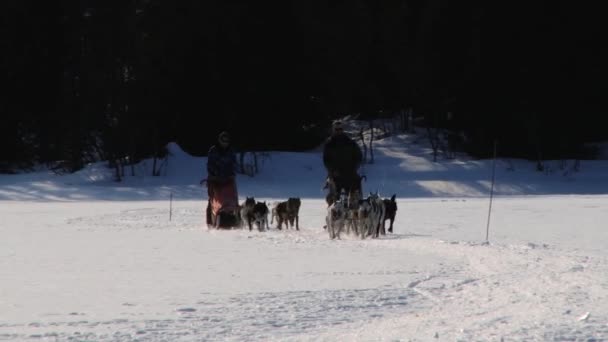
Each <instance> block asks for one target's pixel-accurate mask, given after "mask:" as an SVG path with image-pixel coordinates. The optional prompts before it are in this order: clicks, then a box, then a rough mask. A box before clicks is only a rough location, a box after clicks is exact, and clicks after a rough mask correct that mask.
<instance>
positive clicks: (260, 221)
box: [249, 201, 270, 231]
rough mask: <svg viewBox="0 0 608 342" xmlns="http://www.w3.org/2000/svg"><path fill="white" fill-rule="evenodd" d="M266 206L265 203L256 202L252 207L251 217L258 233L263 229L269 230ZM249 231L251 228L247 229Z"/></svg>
mask: <svg viewBox="0 0 608 342" xmlns="http://www.w3.org/2000/svg"><path fill="white" fill-rule="evenodd" d="M268 212H269V210H268V206H267V205H266V201H264V202H256V203H255V205H254V206H253V210H252V215H253V222H254V223H255V225H256V226H257V227H258V230H259V231H264V230H265V229H268V228H270V227H269V226H268ZM249 230H251V226H250V227H249Z"/></svg>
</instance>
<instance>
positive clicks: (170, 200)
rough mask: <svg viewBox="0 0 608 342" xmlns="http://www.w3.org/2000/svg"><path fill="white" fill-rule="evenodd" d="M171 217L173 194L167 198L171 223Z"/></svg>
mask: <svg viewBox="0 0 608 342" xmlns="http://www.w3.org/2000/svg"><path fill="white" fill-rule="evenodd" d="M172 216H173V192H171V195H170V196H169V221H171V217H172Z"/></svg>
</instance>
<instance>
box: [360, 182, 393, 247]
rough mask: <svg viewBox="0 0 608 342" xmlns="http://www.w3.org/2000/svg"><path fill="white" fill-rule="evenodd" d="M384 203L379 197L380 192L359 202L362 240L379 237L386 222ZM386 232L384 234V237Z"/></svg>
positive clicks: (371, 194)
mask: <svg viewBox="0 0 608 342" xmlns="http://www.w3.org/2000/svg"><path fill="white" fill-rule="evenodd" d="M385 213H386V211H385V208H384V201H383V200H382V198H381V197H380V196H379V195H378V192H377V191H376V193H371V192H370V194H369V196H368V197H367V198H366V199H364V200H361V201H360V202H359V210H358V215H359V224H360V231H359V233H360V235H361V238H362V239H363V238H365V237H366V236H369V235H371V236H372V237H378V236H379V234H380V230H381V229H382V230H383V226H382V223H383V222H384V216H385ZM384 234H386V232H382V235H384Z"/></svg>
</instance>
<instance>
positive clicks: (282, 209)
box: [270, 197, 302, 230]
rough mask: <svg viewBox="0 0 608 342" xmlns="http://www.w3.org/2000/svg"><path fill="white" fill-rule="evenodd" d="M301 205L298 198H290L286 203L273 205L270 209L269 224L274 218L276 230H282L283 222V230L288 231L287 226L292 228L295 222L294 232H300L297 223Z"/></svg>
mask: <svg viewBox="0 0 608 342" xmlns="http://www.w3.org/2000/svg"><path fill="white" fill-rule="evenodd" d="M301 204H302V201H301V200H300V198H299V197H290V198H289V199H288V200H287V201H284V202H278V203H275V205H274V207H273V208H272V216H271V217H270V223H272V222H273V220H274V218H275V217H276V218H277V228H278V229H282V226H283V222H285V228H286V229H288V228H289V225H291V227H292V228H293V226H294V221H295V226H296V230H300V227H299V221H300V205H301Z"/></svg>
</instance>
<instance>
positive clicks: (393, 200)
mask: <svg viewBox="0 0 608 342" xmlns="http://www.w3.org/2000/svg"><path fill="white" fill-rule="evenodd" d="M395 197H397V194H393V196H391V201H392V202H395Z"/></svg>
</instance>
